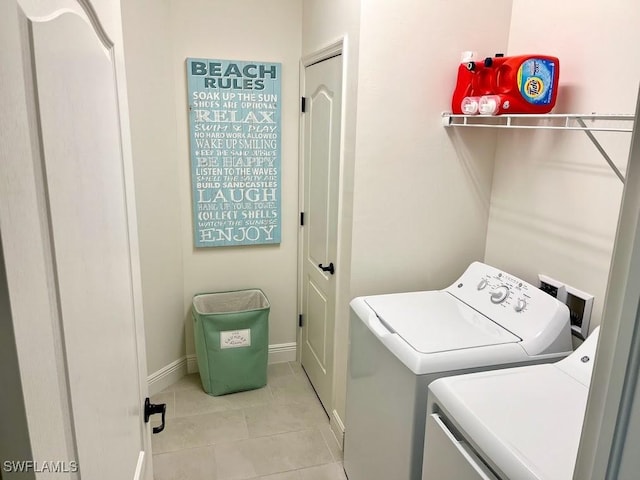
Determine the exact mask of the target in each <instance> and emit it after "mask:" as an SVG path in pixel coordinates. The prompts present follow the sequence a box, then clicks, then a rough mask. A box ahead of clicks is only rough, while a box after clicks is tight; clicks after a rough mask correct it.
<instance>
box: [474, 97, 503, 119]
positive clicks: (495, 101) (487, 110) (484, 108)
mask: <svg viewBox="0 0 640 480" xmlns="http://www.w3.org/2000/svg"><path fill="white" fill-rule="evenodd" d="M501 103H502V102H501V98H500V95H483V96H482V97H480V101H479V102H478V112H479V113H480V115H497V114H498V111H499V110H500V104H501Z"/></svg>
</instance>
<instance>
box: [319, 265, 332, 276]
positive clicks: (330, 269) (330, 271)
mask: <svg viewBox="0 0 640 480" xmlns="http://www.w3.org/2000/svg"><path fill="white" fill-rule="evenodd" d="M318 267H320V270H322V271H323V272H329V273H330V274H331V275H333V274H334V273H335V271H336V268H335V267H334V266H333V262H331V263H330V264H329V266H328V267H325V266H324V265H322V264H321V263H319V264H318Z"/></svg>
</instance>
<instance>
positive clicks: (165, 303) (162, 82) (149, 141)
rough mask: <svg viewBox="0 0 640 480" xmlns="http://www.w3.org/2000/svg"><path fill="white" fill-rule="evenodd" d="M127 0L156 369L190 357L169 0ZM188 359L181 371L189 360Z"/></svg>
mask: <svg viewBox="0 0 640 480" xmlns="http://www.w3.org/2000/svg"><path fill="white" fill-rule="evenodd" d="M121 3H122V23H123V32H124V42H125V58H126V70H127V89H128V94H129V119H130V124H131V143H132V150H133V159H134V163H133V164H134V176H135V187H136V206H137V215H138V235H139V245H140V268H141V276H142V295H143V307H144V316H145V337H146V345H147V367H148V371H149V373H150V374H153V373H154V372H158V371H160V370H162V369H163V368H165V367H167V366H169V365H172V364H175V362H176V361H178V362H180V361H181V360H184V357H185V336H184V325H183V322H182V319H183V318H184V294H183V289H184V274H183V267H182V234H181V230H182V218H181V214H182V212H181V210H180V201H181V200H180V190H179V184H178V182H177V181H176V177H177V176H178V172H179V169H180V164H179V162H178V156H177V147H176V138H177V137H176V112H175V96H176V93H175V84H174V78H173V72H174V70H173V68H172V63H171V61H170V59H171V52H172V48H173V47H172V41H171V36H170V34H169V25H170V23H169V18H170V10H169V1H168V0H134V1H126V2H121ZM182 363H183V372H184V371H186V364H185V362H184V361H182Z"/></svg>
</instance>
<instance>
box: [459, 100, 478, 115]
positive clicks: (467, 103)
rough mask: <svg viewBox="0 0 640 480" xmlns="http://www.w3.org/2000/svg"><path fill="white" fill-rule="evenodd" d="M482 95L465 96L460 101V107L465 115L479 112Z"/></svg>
mask: <svg viewBox="0 0 640 480" xmlns="http://www.w3.org/2000/svg"><path fill="white" fill-rule="evenodd" d="M479 103H480V97H464V98H463V99H462V102H460V109H461V110H462V113H463V114H465V115H475V114H476V113H478V108H479Z"/></svg>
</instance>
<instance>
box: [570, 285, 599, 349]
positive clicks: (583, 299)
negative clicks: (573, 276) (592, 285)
mask: <svg viewBox="0 0 640 480" xmlns="http://www.w3.org/2000/svg"><path fill="white" fill-rule="evenodd" d="M566 289H567V300H566V302H565V303H566V304H567V307H569V314H570V316H571V330H572V331H573V332H574V334H575V335H576V336H578V337H580V338H582V340H584V339H585V338H587V336H588V335H589V323H590V322H591V310H593V295H591V294H589V293H586V292H583V291H581V290H578V289H577V288H574V287H571V286H568V285H567V286H566Z"/></svg>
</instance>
